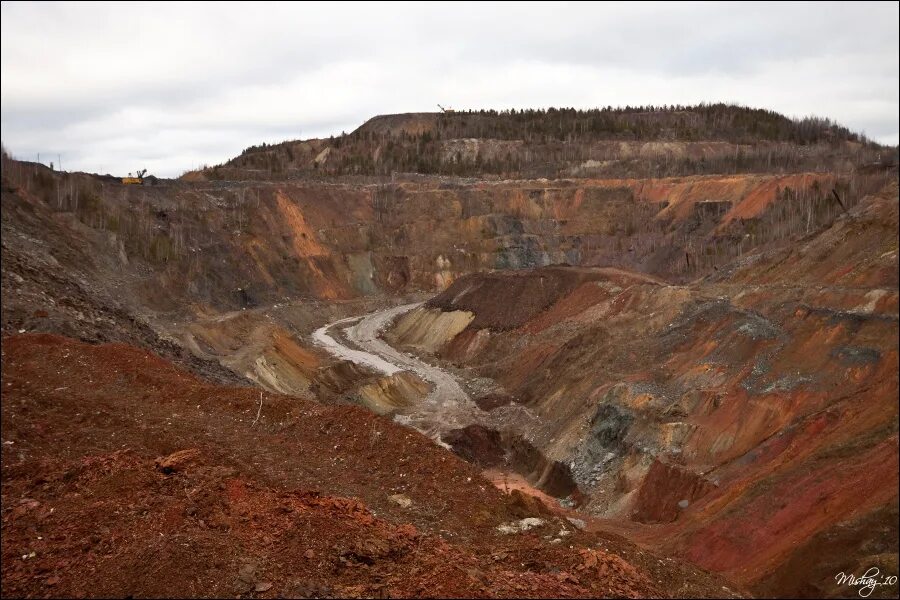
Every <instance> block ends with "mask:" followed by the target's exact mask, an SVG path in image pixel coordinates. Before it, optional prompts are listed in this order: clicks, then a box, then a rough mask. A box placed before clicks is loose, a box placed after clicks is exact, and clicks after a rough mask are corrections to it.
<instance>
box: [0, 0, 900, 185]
mask: <svg viewBox="0 0 900 600" xmlns="http://www.w3.org/2000/svg"><path fill="white" fill-rule="evenodd" d="M898 21H900V15H898V3H896V2H888V3H874V4H863V3H855V2H854V3H850V2H848V3H821V4H818V3H816V4H788V5H782V4H778V5H766V4H758V3H750V4H746V5H743V4H731V3H721V4H719V3H716V4H705V3H700V4H694V3H690V4H675V3H660V4H652V3H651V4H615V3H609V4H607V3H596V4H594V3H591V4H581V3H573V4H565V3H550V4H542V3H537V4H529V3H501V4H496V5H490V4H485V3H476V4H462V3H448V4H438V3H435V4H422V5H415V4H381V5H374V4H373V3H361V4H349V3H348V4H328V3H320V2H317V3H310V4H293V3H291V4H273V5H265V4H262V3H257V2H255V3H252V4H239V3H234V2H228V3H223V4H219V5H213V4H206V3H197V4H177V5H170V4H124V5H115V4H108V3H99V4H91V3H76V4H68V3H47V4H44V3H32V2H3V4H2V21H0V27H2V42H0V43H2V141H3V144H4V146H5V147H6V148H7V150H8V151H10V152H11V153H12V154H13V155H15V156H17V157H19V158H24V159H29V160H35V158H36V155H37V153H38V152H40V153H41V161H42V162H45V163H48V162H49V161H50V160H53V161H54V162H56V160H57V158H56V156H57V155H61V156H62V166H63V168H64V169H66V170H86V171H99V172H111V173H114V174H124V173H127V172H128V171H134V170H136V169H138V168H142V167H147V168H149V169H150V172H151V173H154V174H156V175H160V176H177V175H180V174H181V173H182V172H183V171H185V170H187V169H191V168H193V167H196V166H198V165H200V164H203V163H207V164H215V163H219V162H222V161H224V160H227V159H228V158H231V157H233V156H235V155H236V154H238V153H240V151H241V150H242V149H243V148H245V147H247V146H250V145H254V144H258V143H260V142H270V143H271V142H278V141H282V140H286V139H299V138H309V137H322V136H328V135H330V134H339V133H340V132H341V131H351V130H352V129H354V128H356V127H357V126H358V125H360V124H361V123H362V122H363V121H365V120H366V119H368V118H369V117H371V116H374V115H377V114H384V113H399V112H413V111H434V110H437V107H436V104H437V103H441V104H443V105H444V106H452V107H454V108H457V109H467V108H496V109H504V108H527V107H549V106H573V107H578V108H589V107H595V106H606V105H613V106H615V105H623V106H624V105H626V104H632V105H636V104H675V103H680V104H686V103H696V102H700V101H733V102H739V103H741V104H746V105H750V106H754V107H766V108H772V109H775V110H778V111H780V112H783V113H785V114H787V115H790V116H806V115H811V114H814V115H818V116H823V117H830V118H832V119H834V120H836V121H838V122H840V123H842V124H844V125H847V126H848V127H850V128H851V129H853V130H855V131H862V132H865V134H866V135H868V136H869V137H871V138H873V139H875V140H878V141H880V142H883V143H889V144H897V142H898V130H900V126H898V113H900V101H898V87H900V82H898V70H900V62H898V54H900V30H898Z"/></svg>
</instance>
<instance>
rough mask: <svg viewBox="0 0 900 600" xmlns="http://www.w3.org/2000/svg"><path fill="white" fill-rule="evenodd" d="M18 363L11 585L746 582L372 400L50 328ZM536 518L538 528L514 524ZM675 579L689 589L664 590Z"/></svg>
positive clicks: (487, 588) (9, 448)
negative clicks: (327, 400) (576, 513)
mask: <svg viewBox="0 0 900 600" xmlns="http://www.w3.org/2000/svg"><path fill="white" fill-rule="evenodd" d="M2 369H3V404H4V409H3V412H2V425H3V445H2V453H3V480H2V509H3V520H2V523H3V524H2V527H3V536H2V555H3V561H2V565H3V567H2V569H3V588H4V592H3V593H4V595H10V596H19V595H22V596H85V595H86V596H101V597H105V596H116V597H119V596H123V597H124V596H187V597H194V596H203V597H209V596H217V597H219V596H230V595H244V594H253V595H254V596H255V597H283V596H312V597H332V596H336V597H372V596H404V597H420V596H429V597H435V596H439V597H449V596H457V597H471V596H476V595H477V596H483V597H520V596H528V597H585V596H592V597H596V596H617V597H646V596H663V597H669V596H672V595H683V596H688V597H691V596H719V595H721V594H723V593H729V591H730V590H729V589H728V588H727V587H723V586H724V585H725V583H724V582H723V581H722V580H720V579H717V578H716V577H713V576H710V575H707V574H705V573H703V572H700V571H697V570H695V569H692V568H691V567H688V566H686V565H684V564H679V563H673V562H671V561H663V560H659V559H657V558H656V557H655V556H652V555H649V554H647V553H642V552H640V551H638V550H637V549H635V548H634V547H633V546H630V545H629V544H627V543H625V542H623V541H621V540H620V539H617V538H616V536H611V537H603V536H598V535H597V534H592V533H587V532H584V531H580V530H578V529H577V528H575V527H574V526H572V524H571V523H570V522H569V521H567V520H565V519H564V518H562V517H559V516H556V515H554V514H553V513H551V512H550V511H548V510H547V508H546V507H544V506H543V505H541V504H540V503H538V502H536V501H533V500H530V499H529V498H527V497H524V496H522V495H519V494H512V495H506V494H503V493H502V492H501V491H500V490H498V489H497V488H495V487H494V486H493V485H491V484H490V483H489V482H488V481H486V480H484V479H482V478H481V477H480V475H479V473H478V472H477V471H476V470H475V469H474V468H472V467H471V466H470V465H468V464H467V463H465V462H463V461H461V460H459V459H458V458H456V457H454V456H453V455H452V454H449V453H447V452H446V451H444V450H443V449H441V448H439V447H438V446H436V445H434V444H432V443H431V442H430V441H429V440H427V439H426V438H424V437H423V436H421V435H419V434H417V433H415V432H413V431H411V430H409V429H406V428H403V427H400V426H398V425H396V424H394V423H392V422H390V421H387V420H384V419H381V418H379V417H377V416H375V415H373V414H372V413H370V412H368V411H365V410H363V409H359V408H348V407H326V406H323V405H321V404H318V403H315V402H311V401H309V400H305V399H302V398H297V397H293V398H292V397H285V396H281V395H279V394H269V393H262V392H260V391H257V390H252V389H249V388H226V387H217V386H212V385H209V384H207V383H204V382H202V381H201V380H199V379H197V378H195V377H194V376H192V375H190V374H188V373H186V372H184V371H181V370H179V369H176V368H174V367H173V366H172V365H171V364H169V363H167V362H166V361H164V360H162V359H160V358H158V357H156V356H153V355H151V354H149V353H147V352H144V351H141V350H138V349H136V348H133V347H128V346H124V345H99V346H92V345H87V344H83V343H79V342H75V341H73V340H69V339H66V338H62V337H58V336H50V335H20V336H13V337H5V338H4V339H3V356H2ZM325 449H327V451H326V450H325ZM298 458H299V460H298ZM522 519H531V520H530V521H524V523H526V524H528V525H530V528H528V527H526V528H525V529H527V531H526V530H523V531H521V532H516V531H515V528H514V527H513V529H512V531H508V530H509V528H510V527H512V526H510V525H508V524H509V523H510V522H511V523H513V524H516V523H520V522H523V521H521V520H522ZM504 525H506V527H507V528H506V529H504V528H503V527H501V526H504ZM562 537H565V540H566V543H565V544H562V543H560V541H561V538H562ZM623 557H628V558H623ZM672 579H676V580H677V581H679V583H680V584H681V588H680V589H678V590H675V589H671V588H670V587H668V586H664V585H661V582H662V581H668V580H672Z"/></svg>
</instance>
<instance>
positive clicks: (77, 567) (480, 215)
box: [0, 105, 900, 598]
mask: <svg viewBox="0 0 900 600" xmlns="http://www.w3.org/2000/svg"><path fill="white" fill-rule="evenodd" d="M141 175H142V176H143V174H141ZM132 179H134V178H132ZM897 179H898V174H897V148H896V147H894V148H891V147H884V146H879V145H877V144H875V143H873V142H870V141H867V140H866V139H864V138H862V137H860V136H857V135H855V134H853V133H851V132H849V131H848V130H846V129H844V128H842V127H840V126H837V125H834V124H832V123H830V122H828V121H819V120H803V121H797V120H791V119H788V118H785V117H783V116H781V115H778V114H777V113H773V112H771V111H765V110H753V109H748V108H743V107H736V106H729V105H702V106H697V107H677V108H665V109H658V108H652V107H651V108H641V109H637V108H636V109H628V110H623V109H615V110H598V111H574V110H572V111H568V110H561V111H554V110H551V111H518V112H517V111H513V112H502V113H497V112H494V111H486V112H485V111H482V112H463V111H460V112H452V113H451V112H447V113H438V114H431V113H427V114H426V113H421V114H404V115H387V116H380V117H376V118H373V119H371V120H370V121H368V122H366V123H365V124H363V125H362V126H361V127H359V129H357V130H356V131H354V132H352V133H349V134H346V135H343V136H340V137H336V138H330V139H311V140H302V141H291V142H285V143H283V144H278V145H271V146H269V145H262V146H254V147H250V148H248V149H247V150H245V151H244V153H243V154H241V155H240V156H238V157H236V158H234V159H232V160H229V161H227V162H225V163H222V164H220V165H216V166H214V167H209V168H204V169H200V170H196V171H191V172H188V173H185V175H183V176H182V177H180V178H178V179H155V178H149V177H146V178H145V177H141V178H139V179H135V180H134V181H123V179H122V178H121V177H113V176H107V175H96V174H89V173H74V172H60V171H54V170H51V169H49V168H47V167H45V166H43V165H41V164H37V163H31V162H25V161H20V160H16V159H14V158H13V157H11V156H9V155H7V154H6V153H4V156H3V164H2V334H3V343H2V446H0V448H2V587H3V595H4V597H9V596H27V597H58V596H66V597H148V596H157V597H158V596H183V597H200V596H204V597H209V596H212V597H225V596H227V597H236V596H239V597H257V598H274V597H397V596H400V597H434V596H437V597H449V596H462V597H516V596H519V597H611V596H613V597H673V598H674V597H685V598H690V597H753V596H765V597H846V596H853V595H855V594H856V593H857V591H858V588H859V586H857V587H852V586H848V585H847V583H846V581H845V582H843V583H841V582H840V580H839V578H838V579H836V575H838V574H840V573H845V574H854V575H855V576H857V577H861V576H862V575H863V574H864V573H866V572H867V570H870V569H876V570H878V572H879V573H880V575H879V577H881V578H882V579H879V583H880V585H877V586H874V587H873V589H872V590H871V595H870V596H869V597H871V598H876V597H896V596H897V593H898V590H897V586H896V577H894V580H893V581H894V583H893V584H891V583H890V577H891V576H896V575H897V568H898V541H897V540H898V401H897V398H898V334H900V332H898V256H897V252H898V181H897ZM135 181H136V182H137V185H136V184H135Z"/></svg>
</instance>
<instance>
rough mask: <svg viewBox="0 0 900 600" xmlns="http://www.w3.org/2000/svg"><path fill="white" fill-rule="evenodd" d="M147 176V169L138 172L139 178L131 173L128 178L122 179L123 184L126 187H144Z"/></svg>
mask: <svg viewBox="0 0 900 600" xmlns="http://www.w3.org/2000/svg"><path fill="white" fill-rule="evenodd" d="M146 174H147V169H144V170H143V171H138V172H137V177H132V176H131V173H129V174H128V177H123V178H122V183H124V184H125V185H143V183H144V175H146Z"/></svg>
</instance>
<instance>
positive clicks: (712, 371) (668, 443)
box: [406, 183, 900, 595]
mask: <svg viewBox="0 0 900 600" xmlns="http://www.w3.org/2000/svg"><path fill="white" fill-rule="evenodd" d="M897 214H898V208H897V186H896V183H892V184H889V185H888V186H886V187H885V188H884V189H882V191H881V192H880V193H878V194H875V195H871V196H869V197H867V198H866V199H865V200H864V201H862V202H861V203H859V204H858V205H857V206H855V207H854V208H852V209H850V210H849V214H847V215H842V216H839V217H838V218H837V219H836V220H835V222H834V223H833V224H832V225H831V226H830V227H828V228H825V229H823V230H820V231H818V232H816V233H815V234H814V235H810V236H805V237H803V238H802V239H800V240H798V241H797V242H795V243H793V244H790V245H786V246H784V247H781V248H770V249H767V250H759V251H757V252H754V253H751V254H749V255H747V256H745V257H744V258H743V259H741V260H739V261H737V262H736V263H734V264H733V265H731V266H730V267H728V268H723V269H722V270H719V271H716V272H714V273H713V274H712V275H711V276H709V277H707V278H706V279H704V280H698V281H696V282H694V283H692V284H690V285H685V286H673V285H667V284H665V283H662V282H660V281H658V280H653V279H650V278H646V277H643V278H642V276H638V275H634V274H631V275H629V274H626V273H622V272H621V271H618V272H617V271H614V270H604V269H594V270H584V269H582V270H578V269H573V270H572V272H571V273H570V274H564V272H565V271H566V269H563V268H549V269H537V270H534V271H528V272H523V273H517V274H502V273H501V274H498V273H494V274H486V275H472V276H469V277H463V278H460V279H459V280H457V281H456V282H455V283H454V284H453V285H452V286H451V287H450V288H449V289H448V290H446V291H445V292H444V293H442V294H441V295H439V296H438V297H437V298H436V299H435V300H433V301H432V305H433V306H436V307H441V308H442V309H443V310H448V311H449V310H461V309H464V310H468V311H470V312H472V313H474V315H475V317H474V319H473V320H472V322H471V324H470V325H469V327H468V328H467V329H466V330H463V331H462V332H461V333H460V334H459V335H457V336H456V337H455V338H454V339H452V340H450V341H449V342H447V343H446V344H445V345H444V346H443V347H442V348H439V349H438V350H437V352H436V354H437V355H438V356H440V357H443V358H444V359H446V360H449V361H452V362H454V363H455V364H456V365H458V366H467V367H468V368H470V369H472V371H473V372H475V373H477V374H478V375H480V376H485V377H490V378H493V379H494V380H496V381H497V382H499V383H500V384H501V385H502V386H503V388H504V390H505V393H506V394H508V395H509V396H510V397H515V398H516V399H517V401H519V402H522V403H524V404H525V406H527V407H528V408H529V409H530V410H532V411H534V413H535V414H536V415H537V416H538V417H539V423H541V424H540V425H537V426H536V427H535V428H534V429H533V430H531V431H529V432H528V435H529V437H530V439H532V440H533V441H534V443H535V446H536V448H537V449H538V450H540V451H541V452H542V453H543V454H545V455H546V456H547V457H548V459H550V460H557V461H561V462H568V463H569V464H570V466H571V472H572V474H573V478H574V479H575V480H576V481H577V482H578V483H579V487H580V488H581V489H582V491H584V492H585V494H586V496H587V498H588V501H587V509H588V510H589V511H593V512H595V513H597V514H602V515H605V516H607V517H613V518H627V519H630V520H632V521H635V522H639V523H653V524H655V526H654V528H648V529H647V530H646V531H645V533H639V534H638V535H639V536H643V537H644V539H646V540H647V541H648V542H650V541H652V543H655V544H662V545H663V546H664V547H667V548H671V549H672V550H673V551H675V552H679V553H683V554H684V555H686V556H688V557H690V558H691V560H694V561H696V562H697V563H698V564H700V565H702V566H704V567H706V568H709V569H713V570H717V571H722V572H725V573H728V574H729V575H730V576H732V577H735V578H736V579H738V580H739V581H742V582H745V583H748V584H751V585H755V586H757V589H758V590H760V591H761V592H762V593H773V591H774V590H775V589H776V588H775V587H773V586H777V585H780V584H784V583H785V582H786V578H787V575H786V573H787V571H784V570H779V571H777V572H778V573H779V575H772V572H773V569H777V568H779V567H778V565H786V564H790V565H792V568H793V569H794V570H793V571H791V573H792V576H793V577H794V578H795V579H796V580H798V581H799V580H803V581H808V582H809V584H808V585H809V586H812V587H810V588H803V586H802V585H801V584H799V583H796V581H795V583H794V584H791V586H792V587H791V589H793V590H800V589H815V590H817V592H816V593H827V594H832V595H833V594H836V593H839V592H838V591H836V590H835V589H832V588H828V589H827V590H826V589H825V588H824V587H823V586H822V585H821V584H819V583H816V580H815V577H818V574H820V573H822V572H824V571H825V570H826V568H825V567H822V566H821V565H828V567H827V569H831V570H835V572H839V571H840V570H842V569H844V570H848V569H852V567H853V565H850V564H849V562H848V561H849V558H848V557H847V556H846V555H845V553H844V551H843V550H842V549H840V548H837V547H832V546H826V547H821V546H820V547H817V548H816V549H815V550H813V548H812V546H810V544H811V543H812V540H813V539H814V538H815V539H824V538H823V537H822V536H828V535H832V533H828V532H833V535H835V536H839V538H840V539H842V540H846V543H847V544H848V547H853V548H855V547H857V545H858V544H859V543H861V540H862V539H864V538H866V539H869V543H870V544H874V545H875V546H878V547H882V548H890V550H887V552H890V553H893V555H896V552H897V546H896V539H895V538H896V523H893V524H892V523H890V522H889V518H888V516H889V515H892V514H896V505H897V502H898V496H897V487H898V480H897V474H896V471H897V466H898V463H897V460H898V452H897V450H898V447H897V422H898V412H897V410H898V409H897V402H896V396H897V393H898V375H897V372H898V367H897V365H898V363H897V361H898V347H897V339H898V333H900V332H898V317H897V307H898V290H897V281H898V280H897V222H898V221H897ZM588 271H591V272H590V273H588ZM566 277H567V278H568V280H566V281H568V282H569V283H565V284H562V283H559V281H560V278H566ZM552 278H555V279H556V280H557V283H556V284H555V285H554V287H553V289H555V290H558V293H557V294H556V295H546V293H545V292H542V291H541V289H540V281H541V280H545V281H546V280H549V279H552ZM501 289H505V290H510V291H513V293H509V294H506V295H502V296H501V295H500V290H501ZM519 289H521V290H522V291H521V292H517V291H516V290H519ZM530 290H534V293H533V294H530V293H529V291H530ZM416 318H418V319H422V318H423V317H422V315H418V316H417V315H415V314H414V313H411V314H410V315H409V319H410V320H413V319H416ZM430 318H432V319H433V318H434V317H433V316H432V317H430ZM406 325H407V326H410V324H409V323H407V324H406ZM864 515H865V516H864ZM864 522H865V523H867V525H866V527H868V528H869V529H867V530H866V531H861V530H859V529H854V528H855V527H862V525H861V524H862V523H864ZM874 523H878V525H877V526H876V525H873V524H874ZM851 530H852V531H854V533H851ZM639 531H641V530H639ZM813 556H815V557H816V558H815V560H813V559H812V557H813ZM873 560H874V559H873ZM876 562H877V561H876ZM785 568H786V567H785ZM847 572H849V571H847ZM776 581H777V582H780V584H779V583H776ZM804 593H806V592H804Z"/></svg>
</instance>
